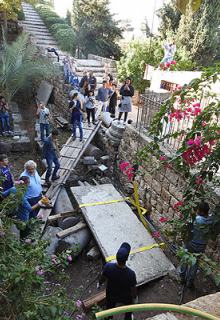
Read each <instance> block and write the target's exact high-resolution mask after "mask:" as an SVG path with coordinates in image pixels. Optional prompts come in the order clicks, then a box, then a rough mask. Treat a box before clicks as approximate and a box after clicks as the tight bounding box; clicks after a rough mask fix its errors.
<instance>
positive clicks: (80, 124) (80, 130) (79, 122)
mask: <svg viewBox="0 0 220 320" xmlns="http://www.w3.org/2000/svg"><path fill="white" fill-rule="evenodd" d="M76 125H78V127H79V132H80V138H81V139H82V137H83V129H82V116H80V120H79V121H78V120H76V119H73V137H74V138H76Z"/></svg>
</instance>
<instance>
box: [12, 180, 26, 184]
mask: <svg viewBox="0 0 220 320" xmlns="http://www.w3.org/2000/svg"><path fill="white" fill-rule="evenodd" d="M14 184H24V181H23V180H18V181H14Z"/></svg>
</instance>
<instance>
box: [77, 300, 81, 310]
mask: <svg viewBox="0 0 220 320" xmlns="http://www.w3.org/2000/svg"><path fill="white" fill-rule="evenodd" d="M81 305H82V302H81V301H80V300H77V301H76V306H77V308H80V307H81Z"/></svg>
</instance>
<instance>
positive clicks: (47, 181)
mask: <svg viewBox="0 0 220 320" xmlns="http://www.w3.org/2000/svg"><path fill="white" fill-rule="evenodd" d="M45 186H47V187H48V188H49V187H50V186H51V182H50V181H49V180H45Z"/></svg>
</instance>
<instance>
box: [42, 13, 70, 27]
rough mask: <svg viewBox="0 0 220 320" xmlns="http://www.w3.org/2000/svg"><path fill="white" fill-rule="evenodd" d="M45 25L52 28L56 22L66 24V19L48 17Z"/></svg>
mask: <svg viewBox="0 0 220 320" xmlns="http://www.w3.org/2000/svg"><path fill="white" fill-rule="evenodd" d="M44 23H45V25H46V26H47V28H49V29H50V28H51V27H52V25H54V24H55V23H60V24H64V23H65V22H64V20H63V19H62V18H59V17H58V18H57V17H51V16H49V17H47V18H46V19H45V21H44Z"/></svg>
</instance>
